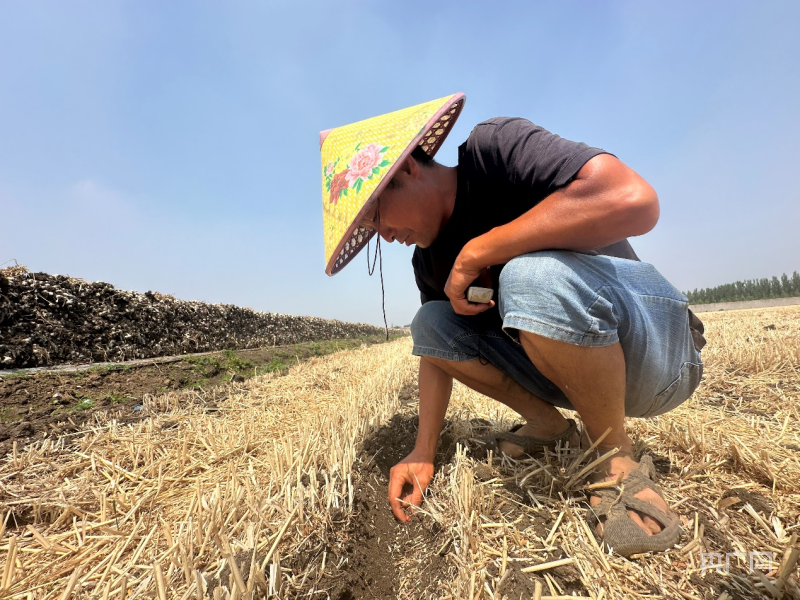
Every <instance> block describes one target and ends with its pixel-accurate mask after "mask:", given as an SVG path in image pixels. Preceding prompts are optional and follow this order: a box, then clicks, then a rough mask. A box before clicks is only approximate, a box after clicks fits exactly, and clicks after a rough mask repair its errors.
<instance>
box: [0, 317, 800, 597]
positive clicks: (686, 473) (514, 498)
mask: <svg viewBox="0 0 800 600" xmlns="http://www.w3.org/2000/svg"><path fill="white" fill-rule="evenodd" d="M705 321H706V323H707V327H708V332H709V335H708V337H709V345H708V347H707V349H706V350H704V359H705V361H706V381H705V382H704V384H703V385H702V386H701V389H700V390H699V391H698V393H696V394H695V396H694V397H693V398H692V399H691V400H690V401H688V402H687V403H686V404H685V405H684V406H682V407H680V408H679V409H677V410H675V411H673V412H672V413H669V414H668V415H664V416H661V417H658V418H655V419H652V420H632V421H631V422H630V432H631V434H632V437H633V438H634V440H635V441H636V445H637V447H638V448H639V449H647V451H649V452H651V453H654V454H656V455H658V457H660V460H657V463H658V464H659V465H661V466H662V468H664V470H665V471H666V468H665V467H666V466H667V465H669V470H668V472H665V473H664V475H662V478H661V481H660V483H661V485H662V487H663V488H664V490H665V495H666V497H667V499H668V501H669V502H671V503H672V505H673V506H674V507H675V511H676V512H677V513H678V514H679V515H680V516H681V518H682V520H683V522H684V526H685V529H686V531H687V533H688V535H687V537H686V538H684V540H683V541H682V544H681V546H680V547H678V548H675V549H673V550H670V551H669V552H667V553H663V554H657V555H653V556H650V555H648V556H642V557H638V558H634V559H633V560H627V559H623V558H620V557H618V556H615V555H613V554H609V553H607V552H604V551H603V550H602V549H601V547H600V546H599V545H598V543H597V541H596V540H595V538H594V536H593V535H592V534H591V532H590V530H589V528H588V526H587V524H586V522H585V520H584V511H585V501H584V495H583V493H582V491H581V487H582V485H583V481H582V478H581V477H579V475H580V473H581V471H583V470H584V468H585V466H586V464H587V462H588V461H589V460H591V457H589V456H587V457H585V458H583V457H582V456H578V455H576V453H574V452H573V453H571V452H568V451H565V452H558V453H557V454H555V455H553V454H551V455H548V456H547V457H546V458H545V459H544V460H541V461H535V460H532V459H529V460H526V461H513V460H509V459H507V458H506V459H503V460H498V459H496V458H492V459H490V460H489V461H486V460H479V459H475V458H472V457H471V455H470V454H469V452H467V451H465V449H464V448H463V447H459V448H458V450H457V451H456V452H455V453H454V454H453V455H452V458H451V459H449V461H448V462H447V464H445V465H443V467H442V468H441V469H440V470H439V471H438V473H437V475H436V478H435V479H434V482H433V484H432V486H431V488H430V493H429V495H428V498H427V500H426V503H425V505H424V509H423V512H422V513H421V514H420V515H419V516H418V517H416V518H418V519H421V520H422V522H423V523H425V524H427V525H430V527H429V529H430V530H431V531H437V532H439V533H438V534H437V535H438V539H437V540H436V543H433V544H432V543H430V536H429V537H428V538H427V542H426V543H421V542H419V543H417V542H415V541H414V539H409V536H408V535H407V534H404V533H403V532H404V531H406V532H407V531H408V530H407V529H403V528H404V527H407V526H401V525H397V528H398V529H397V531H398V534H397V539H402V540H404V541H403V547H402V548H401V551H400V552H399V553H398V554H396V555H394V556H396V567H397V569H396V572H397V573H398V575H397V579H398V580H397V582H396V589H398V590H399V595H400V596H401V597H404V598H421V597H434V598H459V599H461V598H495V599H497V600H500V599H501V598H507V599H511V598H515V599H516V598H520V597H523V598H530V597H535V596H536V595H539V596H541V597H542V598H548V597H550V598H553V597H559V598H570V597H584V598H596V599H598V600H599V599H600V598H624V597H645V598H647V597H650V598H661V597H665V596H666V597H670V598H737V597H743V598H752V597H764V598H781V597H784V598H791V597H793V596H796V595H797V594H798V588H797V575H796V566H795V562H794V561H796V560H797V556H798V553H800V549H798V547H797V534H798V529H799V528H800V523H798V515H800V461H799V460H798V450H800V420H798V398H800V376H798V371H797V369H798V365H800V335H798V334H800V309H797V308H781V309H768V310H761V311H743V312H726V313H719V314H709V315H707V316H706V319H705ZM409 351H410V341H409V340H408V339H404V340H400V341H397V342H394V343H392V344H386V345H380V346H374V347H371V348H369V349H362V350H360V351H352V352H345V353H340V354H336V355H333V356H330V357H326V358H323V359H318V360H313V361H311V362H309V363H305V364H302V365H298V366H297V367H296V368H294V369H293V370H292V371H291V372H290V374H289V375H287V376H285V377H275V376H269V375H267V376H264V377H260V378H257V379H253V380H250V381H249V382H248V383H247V384H245V385H243V386H240V387H239V388H237V389H236V390H235V392H234V393H232V394H231V393H230V392H229V394H228V395H229V398H228V400H227V401H226V402H225V403H224V405H223V406H224V408H221V409H219V410H214V411H213V412H212V411H209V410H208V408H207V407H204V405H203V404H201V403H199V402H198V403H194V402H192V396H191V394H190V393H184V394H182V395H174V394H168V395H165V396H160V397H157V398H153V399H150V400H149V402H148V408H149V410H150V411H151V413H152V417H151V418H150V419H147V420H145V421H143V422H141V423H139V424H137V425H134V426H124V427H123V426H119V425H117V424H115V423H113V422H103V421H102V420H98V421H96V422H95V423H93V424H91V427H87V430H86V432H85V433H83V434H81V435H80V436H77V437H73V438H62V439H53V440H46V441H45V442H44V443H39V444H37V445H35V446H30V447H28V448H27V449H26V450H25V451H24V452H16V453H12V454H11V455H9V456H8V457H6V458H5V460H4V462H3V464H2V466H1V467H0V501H1V502H2V503H1V504H0V508H2V509H3V511H4V512H3V515H4V516H6V525H5V527H4V528H3V529H4V531H3V534H2V536H1V537H0V540H1V541H0V557H2V558H3V559H4V566H3V567H2V568H3V571H2V574H0V577H1V578H2V579H1V580H0V590H2V591H1V592H0V596H2V597H28V598H42V599H43V598H67V597H70V595H74V597H100V598H134V597H157V598H162V599H164V598H168V597H169V598H203V597H208V598H228V597H233V598H245V597H279V598H291V597H301V596H302V597H318V598H325V597H328V596H330V595H331V591H332V590H334V589H336V581H335V577H332V575H335V574H336V573H337V572H338V573H341V572H343V571H347V568H348V564H347V562H346V556H347V555H346V551H344V550H343V547H344V546H346V545H347V543H348V540H347V539H346V537H347V531H348V527H349V525H344V526H343V525H342V523H346V522H347V515H348V513H349V509H350V507H351V505H352V504H353V497H354V494H355V489H356V487H357V486H358V484H359V481H358V479H357V478H358V473H359V471H358V468H359V465H361V463H362V462H363V460H365V459H363V457H362V456H360V452H359V447H360V443H361V441H362V440H363V439H364V438H365V436H367V435H368V434H369V433H370V432H371V431H373V430H374V429H375V428H377V427H379V426H381V425H385V424H386V422H387V420H388V418H389V417H390V416H391V415H392V414H394V413H397V412H398V411H399V412H401V413H408V414H413V412H414V411H415V409H416V406H415V404H414V403H413V402H412V403H411V404H407V403H404V404H401V403H400V402H399V401H398V392H399V391H400V390H401V389H402V388H404V387H406V388H407V387H408V386H409V385H411V384H413V381H414V379H415V375H416V359H414V358H413V357H411V356H410V355H409ZM448 416H449V423H450V424H449V429H448V431H447V432H446V433H447V436H448V437H449V439H451V440H453V439H455V440H461V441H463V442H464V444H466V445H469V443H468V438H469V437H470V436H471V435H472V431H471V427H472V425H471V419H474V418H475V417H483V418H488V419H490V420H492V421H495V422H497V424H498V426H500V427H502V426H504V425H507V424H508V422H509V420H510V419H511V418H512V417H513V415H512V414H510V413H509V412H508V411H506V410H505V409H504V408H503V407H502V406H500V405H498V404H497V403H495V402H493V401H490V400H488V399H486V398H484V397H482V396H480V395H478V394H476V393H474V392H472V391H471V390H468V389H467V388H465V387H463V386H456V391H455V393H454V399H453V402H452V404H451V409H450V413H449V415H448ZM582 458H583V460H582V461H581V459H582ZM381 493H382V494H384V493H385V492H384V491H381ZM386 510H387V511H388V505H387V508H386ZM437 524H438V525H437ZM392 542H393V540H385V543H386V544H387V546H388V547H391V546H392ZM395 545H397V543H396V542H395ZM390 549H391V548H390ZM755 551H758V552H772V553H773V561H772V565H766V566H765V565H764V564H763V562H764V560H765V556H764V555H762V556H761V559H762V564H761V565H758V566H761V568H762V570H760V571H751V570H750V566H749V564H748V559H749V557H748V553H750V552H755ZM709 552H716V553H722V555H721V556H722V562H723V567H724V562H725V554H726V553H734V552H739V553H744V558H741V557H738V556H733V555H731V556H730V557H729V569H728V572H727V573H725V572H722V573H718V572H717V571H716V570H715V569H710V568H708V566H709V565H708V564H706V563H708V562H709V560H710V559H709V556H708V555H707V556H706V557H705V558H703V556H702V555H703V553H709ZM431 564H436V565H438V566H437V568H438V571H437V573H436V577H434V580H433V581H432V582H431V579H430V577H428V578H427V579H426V584H425V591H424V593H423V592H422V591H421V589H422V588H421V587H420V583H419V582H420V580H421V573H422V572H423V571H424V570H425V569H426V567H430V565H431ZM3 594H4V596H3ZM337 594H338V595H337ZM333 597H334V598H340V599H344V598H347V597H352V596H348V595H347V592H346V591H345V592H343V593H340V592H336V594H334V595H333Z"/></svg>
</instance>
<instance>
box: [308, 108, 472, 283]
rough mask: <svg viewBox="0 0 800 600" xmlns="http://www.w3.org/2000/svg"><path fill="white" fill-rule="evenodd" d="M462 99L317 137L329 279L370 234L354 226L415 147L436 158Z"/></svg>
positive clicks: (368, 120)
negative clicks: (320, 165) (320, 164)
mask: <svg viewBox="0 0 800 600" xmlns="http://www.w3.org/2000/svg"><path fill="white" fill-rule="evenodd" d="M465 99H466V98H465V96H464V94H461V93H458V94H454V95H452V96H447V97H445V98H439V99H438V100H433V101H431V102H426V103H424V104H418V105H417V106H412V107H411V108H405V109H403V110H398V111H395V112H392V113H388V114H385V115H381V116H380V117H373V118H371V119H367V120H366V121H359V122H358V123H353V124H352V125H345V126H344V127H337V128H336V129H328V130H327V131H323V132H322V133H320V134H319V145H320V152H321V154H322V223H323V227H324V233H325V264H326V266H325V272H326V273H327V274H328V275H335V274H336V273H337V272H339V271H340V270H341V269H342V268H343V267H344V266H345V265H346V264H347V263H349V262H350V261H351V260H352V259H353V257H354V256H355V255H356V254H358V252H359V251H360V250H361V249H362V248H363V247H364V246H365V245H366V244H367V241H369V239H370V238H372V236H373V235H375V231H372V230H370V229H367V228H365V227H360V226H359V223H360V222H361V220H362V219H363V218H364V216H365V215H366V214H368V212H369V210H370V207H371V206H372V204H373V203H374V202H375V200H376V198H377V197H378V196H379V195H380V193H381V192H382V191H383V188H384V187H386V184H387V183H388V182H389V181H390V180H391V178H392V177H393V176H394V174H395V172H396V171H397V169H398V168H399V167H400V165H401V164H402V163H403V161H404V160H405V158H406V157H407V156H408V155H409V154H411V152H412V151H413V150H414V148H415V147H416V146H418V145H419V146H421V147H422V149H423V150H424V151H425V152H426V153H427V154H429V155H430V156H433V155H434V154H436V152H437V150H439V147H440V146H441V145H442V142H444V139H445V138H446V137H447V134H448V133H450V130H451V129H452V128H453V123H454V122H455V120H456V119H457V118H458V115H459V113H460V112H461V108H462V107H463V106H464V100H465Z"/></svg>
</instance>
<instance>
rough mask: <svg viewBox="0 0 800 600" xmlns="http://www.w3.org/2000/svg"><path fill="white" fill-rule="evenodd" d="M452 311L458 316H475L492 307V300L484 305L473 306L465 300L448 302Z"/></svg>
mask: <svg viewBox="0 0 800 600" xmlns="http://www.w3.org/2000/svg"><path fill="white" fill-rule="evenodd" d="M450 303H451V304H452V305H453V310H454V311H455V312H456V314H459V315H477V314H480V313H482V312H484V311H486V310H489V309H490V308H492V307H493V306H494V300H492V301H491V302H488V303H486V304H474V303H472V302H467V300H466V299H458V300H450Z"/></svg>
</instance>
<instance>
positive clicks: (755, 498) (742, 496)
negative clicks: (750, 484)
mask: <svg viewBox="0 0 800 600" xmlns="http://www.w3.org/2000/svg"><path fill="white" fill-rule="evenodd" d="M722 497H723V498H730V497H733V498H739V500H741V501H742V502H741V504H734V505H733V506H732V507H731V508H732V509H734V510H735V509H737V508H741V507H742V506H744V505H745V504H750V505H751V506H752V507H753V508H754V509H755V510H756V511H757V512H760V513H761V515H762V516H763V517H766V518H767V519H769V518H771V517H772V513H773V511H774V510H775V509H774V507H773V505H772V503H771V502H770V501H769V500H768V499H767V498H766V497H764V496H763V495H761V494H759V493H758V492H754V491H751V490H746V489H744V488H732V489H730V490H727V491H726V492H725V493H724V494H722Z"/></svg>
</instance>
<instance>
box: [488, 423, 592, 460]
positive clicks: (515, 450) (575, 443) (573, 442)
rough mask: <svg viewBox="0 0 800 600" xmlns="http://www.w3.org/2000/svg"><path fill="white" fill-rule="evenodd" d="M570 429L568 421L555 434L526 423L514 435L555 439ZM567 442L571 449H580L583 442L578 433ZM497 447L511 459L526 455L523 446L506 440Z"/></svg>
mask: <svg viewBox="0 0 800 600" xmlns="http://www.w3.org/2000/svg"><path fill="white" fill-rule="evenodd" d="M569 427H570V425H569V423H567V421H566V419H565V420H564V426H563V427H561V429H560V430H556V432H555V433H554V432H553V431H552V430H551V431H547V430H545V429H543V428H542V427H541V426H539V427H534V426H532V425H531V424H530V423H526V424H525V425H523V426H522V427H520V428H519V429H517V430H516V431H515V432H514V434H515V435H530V436H533V437H536V438H542V439H547V438H552V437H555V436H557V435H559V434H560V433H564V432H565V431H566V430H567V429H569ZM567 441H568V442H569V446H570V448H578V447H579V446H580V442H581V438H580V433H578V432H577V431H576V432H575V433H573V434H572V435H571V436H570V437H569V439H568V440H567ZM497 447H498V448H500V452H502V453H503V454H505V455H507V456H510V457H511V458H519V457H521V456H523V455H524V454H525V451H524V450H523V449H522V446H517V445H516V444H512V443H511V442H508V441H506V440H499V442H498V444H497Z"/></svg>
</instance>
